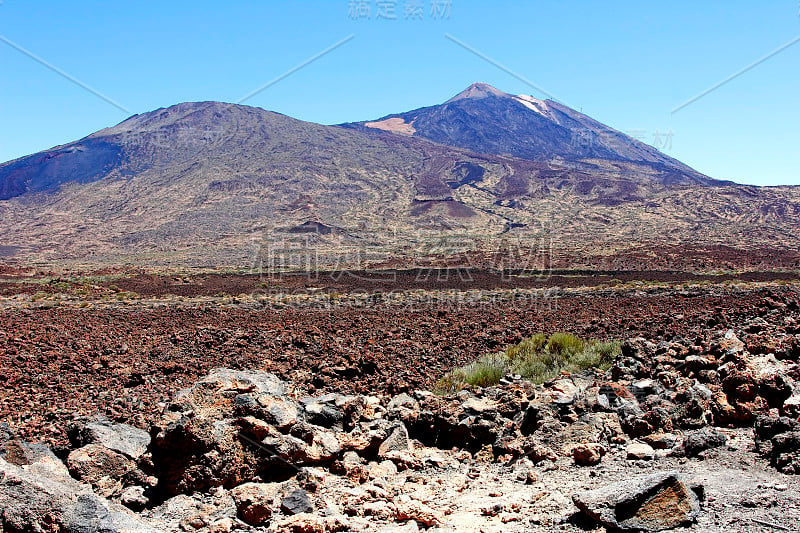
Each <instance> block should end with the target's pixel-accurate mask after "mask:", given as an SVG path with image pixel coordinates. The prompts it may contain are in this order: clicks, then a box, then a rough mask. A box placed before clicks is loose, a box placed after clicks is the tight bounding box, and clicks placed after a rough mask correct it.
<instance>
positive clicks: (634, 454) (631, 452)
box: [625, 442, 656, 461]
mask: <svg viewBox="0 0 800 533" xmlns="http://www.w3.org/2000/svg"><path fill="white" fill-rule="evenodd" d="M625 454H626V455H627V458H628V459H631V460H642V461H652V460H653V458H654V457H655V454H656V452H655V450H654V449H653V447H652V446H650V445H649V444H645V443H643V442H632V443H630V444H628V447H627V448H626V449H625Z"/></svg>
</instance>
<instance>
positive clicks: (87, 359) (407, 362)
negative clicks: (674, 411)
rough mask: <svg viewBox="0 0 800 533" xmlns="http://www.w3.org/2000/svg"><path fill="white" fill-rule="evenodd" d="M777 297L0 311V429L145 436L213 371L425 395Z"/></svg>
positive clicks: (731, 320)
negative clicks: (537, 338)
mask: <svg viewBox="0 0 800 533" xmlns="http://www.w3.org/2000/svg"><path fill="white" fill-rule="evenodd" d="M797 298H798V294H797V292H794V291H793V290H791V289H788V288H775V289H730V288H729V289H723V288H720V287H710V288H707V289H703V290H699V289H698V290H693V291H679V290H674V289H659V290H652V291H651V294H645V293H644V292H641V291H640V292H638V293H635V294H634V293H631V294H629V295H618V294H615V293H613V292H612V291H593V292H591V293H588V294H587V295H585V296H579V295H567V296H562V297H559V298H553V299H548V300H532V301H528V302H520V301H516V302H514V303H511V302H504V301H499V302H497V301H495V302H493V303H489V302H488V301H487V302H481V303H477V302H476V303H470V304H467V303H462V304H461V305H459V306H447V305H445V304H441V303H440V304H434V303H429V304H419V303H417V304H415V305H414V306H413V307H411V306H405V305H400V304H376V305H372V306H365V307H352V306H351V307H346V306H344V307H339V308H333V309H297V308H285V309H257V310H256V309H244V308H236V307H233V308H218V307H211V308H203V307H202V306H203V305H208V304H202V303H198V302H195V303H194V304H193V306H184V307H173V308H163V307H162V308H156V307H153V306H150V305H148V304H146V303H135V304H133V305H131V306H127V307H126V306H123V305H121V306H120V307H118V308H110V309H100V308H87V309H75V308H43V309H37V308H26V309H9V310H5V311H2V312H0V368H1V369H2V370H0V420H3V421H7V422H9V423H10V424H11V426H12V427H13V428H15V429H16V430H17V431H18V432H19V433H20V434H21V435H23V436H24V437H33V436H35V435H37V434H38V435H45V436H46V438H48V439H49V440H51V441H52V442H59V441H63V440H62V439H63V437H64V436H63V434H62V429H61V428H63V427H64V424H63V423H56V422H63V421H64V420H65V419H69V418H71V417H72V416H73V414H75V413H81V414H93V413H95V412H101V413H104V414H106V415H107V416H109V417H110V418H113V419H115V420H119V421H126V422H130V423H133V424H136V425H139V426H142V427H144V426H145V424H146V423H148V422H153V421H154V419H155V418H156V417H157V415H158V413H159V412H160V410H161V409H162V408H163V405H164V404H163V403H159V402H164V401H166V400H167V398H168V397H169V396H170V395H171V394H172V393H174V392H175V391H176V390H178V389H180V388H182V387H185V386H187V385H189V384H190V383H192V382H193V381H194V380H195V379H196V378H197V377H199V376H201V375H203V374H205V373H206V372H208V370H209V369H211V368H213V367H217V366H225V367H232V368H255V369H263V370H268V371H271V372H275V373H276V374H278V375H280V376H281V377H284V378H288V379H291V380H293V381H294V382H295V383H297V384H298V385H299V386H300V387H301V389H305V390H307V391H308V392H312V391H320V390H325V391H341V392H360V393H377V392H388V393H394V392H398V391H403V390H408V389H414V388H422V387H430V386H432V385H433V384H434V383H435V382H436V380H437V379H438V378H439V377H440V376H442V375H443V374H444V373H445V372H446V371H447V370H449V369H451V368H452V367H454V366H456V365H461V364H464V363H466V362H468V361H471V360H473V359H475V358H476V357H477V356H479V355H481V354H483V353H486V352H487V351H493V350H499V349H501V348H503V347H505V346H506V345H508V344H510V343H513V342H515V341H519V340H520V339H522V338H523V337H525V336H528V335H531V334H533V333H535V332H538V331H544V332H553V331H558V330H565V331H571V332H575V333H577V334H579V335H582V336H586V337H595V338H619V339H622V338H626V337H631V336H637V335H646V336H647V337H648V338H650V339H658V338H659V337H663V338H672V337H673V336H674V335H686V336H689V338H690V339H692V338H694V335H695V334H696V333H697V332H698V331H700V330H702V329H703V328H707V327H710V326H719V325H723V326H731V327H736V326H737V325H741V324H743V323H744V321H746V320H748V319H750V318H752V317H755V316H760V315H763V314H766V313H768V312H770V310H771V308H772V307H774V306H775V305H776V301H777V302H780V301H787V299H797Z"/></svg>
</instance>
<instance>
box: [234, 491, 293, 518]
mask: <svg viewBox="0 0 800 533" xmlns="http://www.w3.org/2000/svg"><path fill="white" fill-rule="evenodd" d="M280 491H281V484H280V483H244V484H243V485H239V486H238V487H236V488H234V489H233V490H231V496H232V497H233V501H234V502H236V511H237V513H238V515H239V517H240V518H241V519H242V520H244V521H245V522H247V523H248V524H250V525H251V526H258V525H261V524H263V523H265V522H267V521H268V520H269V519H270V518H271V517H272V512H273V509H274V507H275V499H276V498H277V496H278V494H279V493H280Z"/></svg>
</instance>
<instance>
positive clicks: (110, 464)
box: [67, 444, 137, 498]
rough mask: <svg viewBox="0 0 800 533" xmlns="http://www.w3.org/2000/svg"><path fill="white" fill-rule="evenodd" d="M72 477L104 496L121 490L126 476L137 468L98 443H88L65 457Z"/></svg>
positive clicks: (122, 456) (120, 455)
mask: <svg viewBox="0 0 800 533" xmlns="http://www.w3.org/2000/svg"><path fill="white" fill-rule="evenodd" d="M67 468H68V469H69V473H70V474H72V477H74V478H76V479H78V480H80V481H83V482H84V483H89V484H90V485H92V486H93V487H95V489H97V490H98V492H99V493H100V495H101V496H105V497H106V498H108V497H111V496H112V495H116V494H118V493H120V492H121V491H122V488H123V486H125V485H129V484H130V483H126V477H128V475H129V474H131V473H133V472H135V471H136V470H137V468H136V463H134V462H133V461H131V460H130V459H128V458H127V457H125V456H124V455H122V454H121V453H117V452H114V451H112V450H109V449H108V448H106V447H104V446H101V445H100V444H88V445H86V446H84V447H83V448H78V449H77V450H73V451H72V452H71V453H70V454H69V457H67Z"/></svg>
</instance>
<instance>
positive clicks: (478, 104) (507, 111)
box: [341, 83, 733, 185]
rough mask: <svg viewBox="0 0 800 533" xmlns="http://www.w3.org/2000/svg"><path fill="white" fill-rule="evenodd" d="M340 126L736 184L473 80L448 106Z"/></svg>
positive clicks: (560, 109)
mask: <svg viewBox="0 0 800 533" xmlns="http://www.w3.org/2000/svg"><path fill="white" fill-rule="evenodd" d="M341 126H343V127H354V128H359V129H366V130H368V129H378V130H383V131H389V132H393V133H404V134H408V135H411V136H415V137H423V138H426V139H428V140H431V141H434V142H438V143H441V144H446V145H448V146H454V147H459V148H465V149H468V150H472V151H474V152H478V153H489V154H495V155H510V156H513V157H519V158H522V159H528V160H533V161H553V162H559V161H560V160H559V158H561V159H564V160H566V161H568V162H571V163H578V162H587V161H591V160H593V159H602V160H610V161H622V162H629V163H644V164H648V165H651V166H653V168H655V169H660V170H663V171H665V173H666V174H667V176H665V178H664V183H665V184H669V183H699V184H704V185H714V184H732V183H733V182H729V181H722V180H714V179H712V178H709V177H708V176H705V175H703V174H701V173H700V172H697V171H696V170H694V169H692V168H691V167H689V166H688V165H685V164H684V163H682V162H680V161H678V160H676V159H674V158H672V157H669V156H667V155H665V154H663V153H662V152H660V151H658V150H657V149H655V148H653V147H652V146H649V145H647V144H645V143H642V142H641V141H638V140H636V139H633V138H631V137H629V136H627V135H625V134H624V133H621V132H619V131H617V130H614V129H613V128H610V127H608V126H606V125H604V124H602V123H600V122H598V121H596V120H594V119H592V118H591V117H589V116H587V115H584V114H582V113H580V112H578V111H576V110H574V109H571V108H569V107H567V106H565V105H563V104H560V103H558V102H555V101H553V100H539V99H536V98H533V97H532V96H528V95H512V94H508V93H505V92H503V91H500V90H499V89H496V88H494V87H492V86H490V85H488V84H485V83H474V84H472V85H470V86H469V87H467V88H466V89H465V90H464V91H461V92H460V93H458V94H457V95H455V96H454V97H452V98H450V99H449V100H447V101H446V102H444V103H443V104H437V105H433V106H426V107H421V108H418V109H414V110H411V111H406V112H404V113H394V114H390V115H386V116H384V117H381V118H379V119H376V120H373V121H361V122H354V123H346V124H342V125H341Z"/></svg>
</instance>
